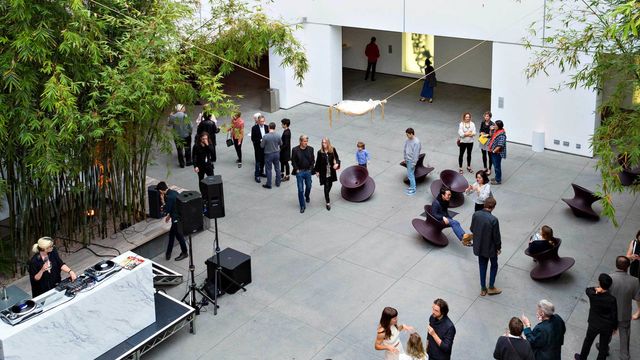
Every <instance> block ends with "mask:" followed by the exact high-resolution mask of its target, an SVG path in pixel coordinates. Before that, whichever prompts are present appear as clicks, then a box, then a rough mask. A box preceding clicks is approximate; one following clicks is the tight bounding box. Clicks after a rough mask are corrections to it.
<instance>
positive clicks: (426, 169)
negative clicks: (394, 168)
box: [400, 154, 434, 184]
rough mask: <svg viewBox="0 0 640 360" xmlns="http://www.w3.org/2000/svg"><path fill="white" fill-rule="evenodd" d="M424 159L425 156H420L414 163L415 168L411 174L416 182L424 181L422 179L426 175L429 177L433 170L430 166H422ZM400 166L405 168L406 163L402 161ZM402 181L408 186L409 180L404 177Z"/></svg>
mask: <svg viewBox="0 0 640 360" xmlns="http://www.w3.org/2000/svg"><path fill="white" fill-rule="evenodd" d="M424 158H425V154H420V156H419V157H418V161H417V162H416V168H415V169H414V170H413V173H414V174H415V176H416V182H421V181H424V179H426V178H427V175H429V173H431V172H432V171H433V169H434V168H433V167H431V166H424ZM400 165H401V166H404V167H407V162H406V161H402V162H401V163H400ZM403 181H404V183H405V184H408V183H409V178H408V177H406V176H405V177H404V180H403Z"/></svg>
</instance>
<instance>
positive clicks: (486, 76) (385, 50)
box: [342, 28, 492, 89]
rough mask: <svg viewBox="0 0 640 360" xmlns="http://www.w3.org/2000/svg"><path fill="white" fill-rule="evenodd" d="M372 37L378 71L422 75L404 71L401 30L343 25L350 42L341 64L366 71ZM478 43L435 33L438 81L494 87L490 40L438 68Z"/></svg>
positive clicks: (345, 41)
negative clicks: (376, 54)
mask: <svg viewBox="0 0 640 360" xmlns="http://www.w3.org/2000/svg"><path fill="white" fill-rule="evenodd" d="M372 36H375V37H376V39H377V40H376V43H377V44H378V47H379V48H380V58H379V59H378V64H377V65H376V72H379V73H383V74H392V75H401V76H408V77H415V78H417V77H420V76H421V75H417V74H411V73H405V72H403V71H402V33H398V32H390V31H380V30H370V29H359V28H342V43H343V44H346V45H347V47H346V48H343V51H342V66H344V67H346V68H350V69H358V70H365V69H366V68H367V58H366V57H365V56H364V48H365V46H366V45H367V44H368V43H369V41H370V40H371V37H372ZM479 42H480V41H478V40H467V39H457V38H449V37H440V36H436V37H435V46H434V63H435V67H436V69H438V70H437V78H438V81H442V82H447V83H452V84H460V85H468V86H476V87H481V88H485V89H489V88H491V50H492V48H491V43H490V42H487V43H484V44H482V45H481V46H479V47H477V48H476V49H474V50H473V51H471V52H469V53H468V54H466V55H464V56H462V57H460V58H458V59H457V60H455V61H453V62H451V63H450V64H449V65H447V66H446V67H444V68H442V69H439V67H440V66H441V65H443V64H445V63H446V62H447V61H449V60H451V59H453V58H454V57H456V56H457V55H459V54H461V53H462V52H464V51H466V50H467V49H469V48H471V47H473V46H474V45H476V44H478V43H479ZM389 45H391V46H392V53H391V54H390V53H389Z"/></svg>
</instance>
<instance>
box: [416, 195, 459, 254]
mask: <svg viewBox="0 0 640 360" xmlns="http://www.w3.org/2000/svg"><path fill="white" fill-rule="evenodd" d="M424 212H425V216H426V218H425V219H424V220H423V219H413V220H411V225H413V228H414V229H416V231H417V232H418V234H420V235H421V236H422V237H423V238H424V239H425V240H427V241H428V242H430V243H431V244H433V245H436V246H447V245H449V239H448V238H447V236H446V235H445V234H443V233H442V230H443V229H444V228H448V227H449V225H447V224H445V223H443V222H441V221H438V219H436V218H435V217H434V216H433V215H431V205H425V206H424ZM449 214H450V215H451V217H454V216H456V215H457V214H456V213H455V212H453V211H449Z"/></svg>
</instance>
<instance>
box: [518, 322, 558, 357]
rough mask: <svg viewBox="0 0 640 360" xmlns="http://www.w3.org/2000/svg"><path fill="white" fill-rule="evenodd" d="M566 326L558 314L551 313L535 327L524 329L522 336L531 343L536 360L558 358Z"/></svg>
mask: <svg viewBox="0 0 640 360" xmlns="http://www.w3.org/2000/svg"><path fill="white" fill-rule="evenodd" d="M566 331H567V328H566V327H565V325H564V320H562V318H561V317H560V316H559V315H552V316H551V317H550V318H549V319H547V320H543V321H541V322H540V323H538V325H536V327H534V328H533V330H531V328H528V327H527V328H525V329H524V336H525V337H526V338H527V340H528V341H529V344H531V349H533V355H534V356H535V358H536V360H560V359H561V353H560V352H561V350H562V345H563V344H564V333H565V332H566Z"/></svg>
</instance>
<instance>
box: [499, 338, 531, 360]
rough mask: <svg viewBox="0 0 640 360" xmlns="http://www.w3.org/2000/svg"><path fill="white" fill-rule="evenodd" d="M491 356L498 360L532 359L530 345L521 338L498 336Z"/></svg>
mask: <svg viewBox="0 0 640 360" xmlns="http://www.w3.org/2000/svg"><path fill="white" fill-rule="evenodd" d="M493 358H494V359H498V360H534V357H533V351H531V345H529V343H528V342H527V340H525V339H522V338H513V337H508V336H500V337H499V338H498V341H497V342H496V348H495V350H493Z"/></svg>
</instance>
